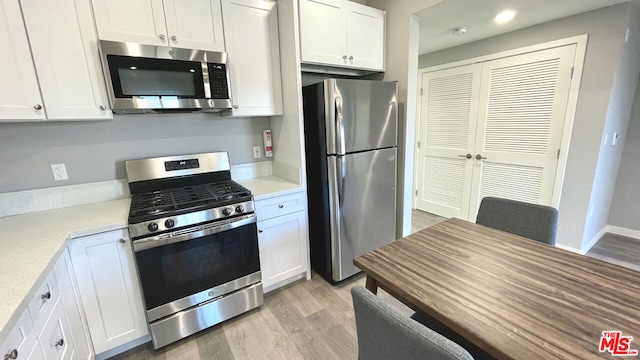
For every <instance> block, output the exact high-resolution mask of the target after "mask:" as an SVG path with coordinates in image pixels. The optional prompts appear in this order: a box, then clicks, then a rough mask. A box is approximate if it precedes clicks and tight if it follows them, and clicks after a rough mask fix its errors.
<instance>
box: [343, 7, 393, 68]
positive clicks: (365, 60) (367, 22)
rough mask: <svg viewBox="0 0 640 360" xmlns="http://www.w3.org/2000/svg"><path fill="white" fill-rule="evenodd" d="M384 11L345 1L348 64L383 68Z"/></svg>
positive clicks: (359, 66) (358, 66)
mask: <svg viewBox="0 0 640 360" xmlns="http://www.w3.org/2000/svg"><path fill="white" fill-rule="evenodd" d="M384 26H385V12H384V11H382V10H378V9H374V8H372V7H369V6H364V5H362V4H358V3H354V2H350V1H347V53H348V55H349V56H348V57H347V60H348V61H349V64H348V65H349V66H353V67H357V68H364V69H378V70H384V35H385V27H384Z"/></svg>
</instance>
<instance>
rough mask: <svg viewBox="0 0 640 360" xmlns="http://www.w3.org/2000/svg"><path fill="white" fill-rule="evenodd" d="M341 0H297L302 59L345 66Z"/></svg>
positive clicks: (343, 19) (344, 16) (344, 19)
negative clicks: (298, 1) (298, 2)
mask: <svg viewBox="0 0 640 360" xmlns="http://www.w3.org/2000/svg"><path fill="white" fill-rule="evenodd" d="M345 6H346V2H345V1H344V0H301V1H300V38H301V41H300V52H301V57H302V61H303V62H312V63H321V64H332V65H340V66H346V65H348V62H347V59H348V56H347V38H346V36H345V33H346V32H347V25H346V9H345Z"/></svg>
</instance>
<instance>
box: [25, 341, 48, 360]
mask: <svg viewBox="0 0 640 360" xmlns="http://www.w3.org/2000/svg"><path fill="white" fill-rule="evenodd" d="M19 359H20V358H19ZM25 359H26V360H45V359H46V358H45V357H44V353H43V352H42V347H41V346H40V342H38V341H36V344H35V346H34V347H33V349H31V352H30V353H29V354H28V356H27V357H26V358H25Z"/></svg>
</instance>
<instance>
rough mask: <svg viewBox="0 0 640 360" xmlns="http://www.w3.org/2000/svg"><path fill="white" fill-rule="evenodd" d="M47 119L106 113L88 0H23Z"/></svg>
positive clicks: (100, 116)
mask: <svg viewBox="0 0 640 360" xmlns="http://www.w3.org/2000/svg"><path fill="white" fill-rule="evenodd" d="M20 3H21V4H22V12H23V16H24V21H25V24H26V27H27V33H28V34H29V42H30V43H31V52H32V54H33V61H34V62H35V66H36V70H37V73H38V79H39V81H40V90H41V91H42V97H43V98H44V106H45V111H46V113H47V118H48V119H49V120H74V119H79V120H84V119H110V118H111V116H112V115H111V111H109V110H108V109H107V107H108V105H109V100H108V98H107V94H106V89H105V84H104V78H103V76H102V70H101V68H100V59H99V55H98V51H97V49H98V47H97V37H96V33H95V29H94V27H93V21H92V18H91V5H90V3H89V2H88V0H58V1H55V2H53V1H44V2H43V1H39V0H22V1H21V2H20Z"/></svg>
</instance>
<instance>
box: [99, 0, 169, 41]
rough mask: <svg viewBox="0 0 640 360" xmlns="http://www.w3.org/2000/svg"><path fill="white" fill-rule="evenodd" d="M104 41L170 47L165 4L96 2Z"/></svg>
mask: <svg viewBox="0 0 640 360" xmlns="http://www.w3.org/2000/svg"><path fill="white" fill-rule="evenodd" d="M93 12H94V14H95V19H96V27H97V28H98V37H99V38H100V39H102V40H111V41H124V42H134V43H139V44H147V45H167V44H168V36H167V27H166V24H165V19H164V10H163V6H162V0H136V1H131V0H93Z"/></svg>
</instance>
